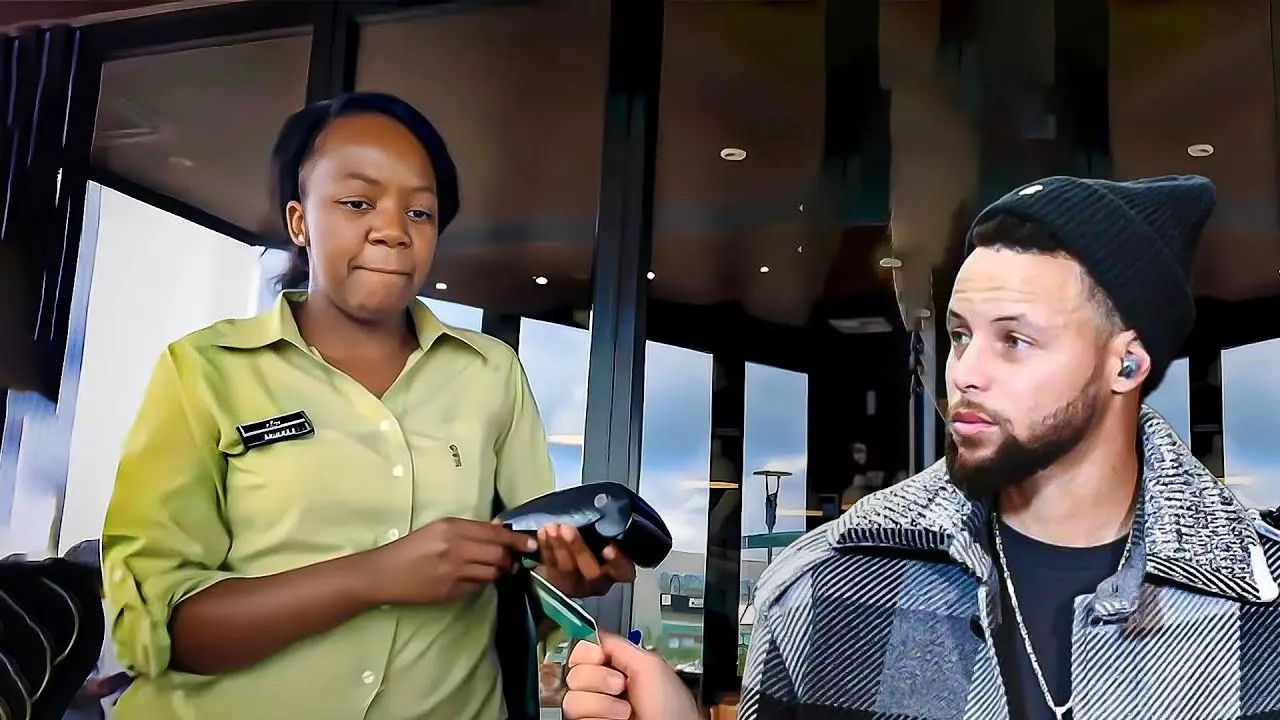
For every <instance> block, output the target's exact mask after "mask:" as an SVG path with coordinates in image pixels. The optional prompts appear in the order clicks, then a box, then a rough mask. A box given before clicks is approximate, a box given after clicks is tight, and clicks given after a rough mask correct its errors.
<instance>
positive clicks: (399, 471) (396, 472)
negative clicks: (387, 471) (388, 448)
mask: <svg viewBox="0 0 1280 720" xmlns="http://www.w3.org/2000/svg"><path fill="white" fill-rule="evenodd" d="M391 474H392V475H393V476H395V477H404V466H403V465H397V466H395V467H393V468H391Z"/></svg>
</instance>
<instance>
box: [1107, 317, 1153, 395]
mask: <svg viewBox="0 0 1280 720" xmlns="http://www.w3.org/2000/svg"><path fill="white" fill-rule="evenodd" d="M1108 349H1109V350H1110V352H1109V353H1108V362H1107V365H1108V369H1109V374H1108V376H1109V378H1110V381H1111V392H1113V393H1116V394H1118V395H1119V394H1124V393H1128V392H1133V391H1135V390H1137V389H1139V388H1141V387H1142V383H1143V382H1144V381H1145V380H1146V379H1147V375H1150V374H1151V356H1150V355H1149V354H1147V349H1146V348H1145V347H1143V346H1142V341H1141V340H1139V339H1138V334H1137V333H1136V332H1134V331H1132V330H1126V331H1124V332H1122V333H1120V334H1119V335H1117V336H1116V337H1115V339H1113V340H1112V341H1111V342H1110V343H1109V344H1108Z"/></svg>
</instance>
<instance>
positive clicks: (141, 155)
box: [95, 0, 1280, 324]
mask: <svg viewBox="0 0 1280 720" xmlns="http://www.w3.org/2000/svg"><path fill="white" fill-rule="evenodd" d="M1025 7H1026V8H1028V10H1026V12H1028V13H1030V15H1029V16H1028V17H1032V18H1033V20H1034V25H1035V26H1034V27H1033V28H1030V29H1028V33H1027V34H1028V35H1029V36H1032V37H1037V38H1042V40H1041V41H1038V42H1036V43H1028V45H1029V46H1030V47H1033V49H1032V51H1031V55H1032V56H1031V57H1021V58H1015V59H1014V60H1015V61H1016V62H1017V63H1021V64H1025V66H1026V67H1027V68H1030V71H1029V75H1030V76H1031V77H1032V79H1033V80H1035V81H1037V82H1042V83H1043V85H1044V86H1045V88H1048V87H1050V86H1052V84H1053V78H1054V72H1055V65H1054V57H1055V55H1054V53H1053V47H1054V46H1053V43H1052V39H1053V38H1054V37H1055V28H1054V13H1053V12H1052V10H1053V6H1052V3H1051V1H1050V0H1028V2H1027V3H1026V4H1025ZM1268 7H1269V6H1268V3H1267V2H1266V1H1265V0H1174V1H1172V2H1160V3H1152V2H1145V1H1142V0H1113V1H1112V2H1111V3H1110V8H1109V13H1110V40H1109V43H1107V45H1108V46H1109V50H1107V51H1106V52H1107V53H1108V54H1109V61H1108V62H1107V67H1106V75H1105V77H1106V78H1107V87H1106V88H1105V92H1104V93H1102V94H1103V95H1105V96H1106V98H1107V108H1105V112H1104V113H1103V114H1104V115H1105V116H1106V117H1107V118H1108V120H1109V131H1108V132H1109V137H1110V150H1111V161H1112V164H1113V170H1112V175H1113V176H1114V177H1117V178H1126V177H1136V176H1143V175H1153V174H1161V173H1174V172H1197V173H1201V174H1205V175H1208V176H1209V177H1211V178H1213V179H1214V180H1215V181H1216V182H1217V184H1218V187H1219V210H1218V212H1217V214H1216V216H1215V217H1214V219H1213V221H1212V223H1211V224H1210V227H1209V228H1208V230H1207V231H1206V240H1205V243H1204V245H1203V248H1202V252H1201V254H1200V257H1199V268H1198V277H1197V284H1198V289H1199V291H1200V292H1201V293H1202V294H1205V295H1210V296H1214V297H1219V298H1224V299H1229V300H1234V299H1242V298H1250V297H1257V296H1262V295H1271V294H1276V293H1277V292H1280V274H1278V273H1277V270H1278V269H1280V242H1277V234H1278V233H1277V231H1280V225H1278V223H1277V208H1276V199H1277V198H1276V191H1277V188H1276V177H1277V165H1276V154H1275V137H1274V124H1275V113H1276V104H1275V97H1274V90H1273V73H1272V60H1271V37H1270V22H1269V14H1268ZM1037 13H1038V14H1037ZM831 16H832V15H831V12H830V10H829V8H827V6H826V3H824V2H816V1H815V2H808V1H805V0H798V1H796V2H751V1H727V0H726V1H721V2H670V3H669V4H668V7H667V19H666V36H665V48H664V60H663V74H662V96H661V122H660V129H659V155H658V165H657V181H656V188H655V198H656V199H655V205H656V219H655V237H654V251H653V263H652V269H653V272H654V279H653V281H652V297H655V298H658V299H661V300H668V301H673V302H679V303H692V304H700V305H705V304H714V303H725V302H731V303H739V304H741V305H742V307H743V308H744V309H745V310H746V311H747V312H748V313H749V314H750V315H752V316H755V317H758V318H761V319H765V320H770V321H774V322H780V323H787V324H801V323H804V322H805V321H806V320H807V319H809V317H810V314H811V310H812V308H813V307H814V304H815V303H816V302H818V301H820V300H822V299H830V298H832V297H834V296H844V295H858V294H867V293H873V294H875V293H885V292H888V288H889V287H890V285H889V282H890V275H889V272H888V271H886V270H884V269H882V268H880V267H879V265H878V263H877V261H878V260H879V259H880V258H881V257H885V256H888V255H891V254H892V255H895V256H897V257H898V258H899V259H901V261H902V263H903V267H902V269H901V270H900V271H898V273H897V275H898V277H897V278H896V280H897V284H898V287H899V290H900V291H901V293H902V297H903V302H904V304H905V305H907V306H909V307H925V306H928V304H929V303H930V293H931V287H932V284H933V278H932V275H931V268H933V267H934V266H935V265H937V264H938V263H939V262H941V261H942V259H943V257H944V255H945V253H946V247H947V243H948V242H949V241H950V240H951V239H952V238H953V237H954V236H955V228H954V227H953V226H954V225H955V223H956V218H958V217H962V216H963V213H960V214H957V208H959V207H962V206H965V205H966V204H968V205H972V204H973V203H974V202H976V200H975V198H976V197H977V194H978V192H979V168H980V167H986V165H987V164H988V163H989V162H990V161H989V160H984V158H986V157H988V156H987V155H986V154H985V153H987V152H988V150H987V148H988V147H989V144H987V143H985V142H984V141H982V140H980V138H983V137H986V135H987V134H989V133H990V116H989V114H987V115H983V114H981V113H979V112H978V111H977V110H975V109H974V108H975V107H979V106H980V105H981V103H975V102H973V100H972V97H973V92H972V89H973V84H974V72H973V71H972V65H973V61H972V60H969V61H965V60H961V62H959V63H952V64H947V63H943V62H941V61H940V60H939V58H940V57H941V56H942V55H943V53H940V43H944V42H950V40H948V38H951V37H954V36H955V35H956V34H957V31H956V29H955V28H953V27H950V26H948V25H947V23H953V22H955V20H954V18H953V15H952V14H948V13H944V12H943V8H942V6H941V4H940V2H939V1H938V0H917V1H910V0H896V1H895V0H885V2H883V3H882V5H881V13H880V21H879V22H880V24H879V42H878V46H879V49H878V52H877V51H874V50H873V55H872V57H873V58H874V57H875V56H876V55H878V58H879V68H878V74H879V77H880V83H879V84H880V86H881V87H883V88H884V89H886V90H887V91H889V93H888V97H889V98H890V102H889V105H888V117H887V118H886V123H885V127H886V130H885V132H884V133H883V135H884V137H883V138H882V139H881V140H880V145H881V146H883V147H884V149H885V150H886V151H887V152H889V153H890V154H889V157H891V161H890V162H887V163H886V164H885V165H886V166H885V168H884V172H883V173H881V175H880V179H879V180H878V181H877V184H878V185H880V186H881V189H883V186H884V185H885V184H887V185H888V193H887V194H888V196H889V197H890V202H889V205H890V206H891V207H892V211H891V214H892V222H891V223H890V224H889V225H888V226H886V225H885V224H884V221H885V219H887V218H888V217H889V215H890V210H889V208H887V207H886V208H884V209H883V211H880V212H878V213H877V212H875V211H874V209H873V211H872V212H863V211H858V210H855V211H850V212H843V211H842V212H838V213H836V214H834V215H831V214H828V215H819V214H818V213H815V212H813V208H815V207H820V200H821V199H822V197H823V193H824V192H826V191H828V190H830V187H829V185H830V176H829V174H824V173H828V170H826V169H824V168H827V167H828V166H829V164H830V162H829V160H830V158H829V155H830V153H829V146H830V145H831V143H832V138H833V137H839V131H840V128H832V127H829V126H828V125H829V123H830V122H831V117H833V116H832V113H831V112H830V110H831V108H832V107H833V103H841V104H843V106H852V107H854V108H858V107H865V106H866V105H867V104H868V103H873V102H874V100H875V98H874V96H873V95H872V94H869V93H868V91H867V88H866V87H864V86H859V85H856V84H851V85H848V86H840V85H838V84H834V83H833V82H831V79H832V77H833V75H832V73H833V72H834V70H833V69H832V68H831V57H832V55H833V53H831V52H828V50H829V49H830V48H829V46H830V45H831V44H832V43H838V42H840V41H841V39H842V38H845V39H848V41H849V42H855V41H856V37H857V34H858V31H859V28H855V27H850V28H848V31H847V32H846V31H845V29H844V28H843V27H832V28H829V27H827V22H828V18H829V17H831ZM607 41H608V3H604V2H600V1H599V0H538V1H534V2H527V3H520V4H512V5H499V6H494V7H489V8H485V9H480V10H475V9H472V10H465V11H463V10H458V11H454V12H443V13H439V14H436V15H433V16H431V17H428V18H418V19H399V20H396V21H395V22H377V23H370V24H368V25H366V26H365V27H364V30H363V33H362V36H361V42H360V48H361V52H360V58H359V60H360V61H359V66H358V87H359V88H360V89H376V90H385V91H390V92H394V93H397V94H399V95H401V96H403V97H405V98H406V99H407V100H409V101H411V102H413V103H414V104H415V105H417V106H418V107H419V108H421V109H422V110H423V111H424V112H425V113H426V114H427V115H428V116H429V117H431V118H432V120H433V122H435V123H436V124H437V125H438V126H439V127H440V128H441V130H442V132H443V133H444V135H445V137H446V138H447V139H448V141H449V143H450V145H451V148H452V150H453V152H454V155H455V159H456V160H457V162H458V164H459V166H460V169H461V174H462V180H463V210H462V214H461V215H460V216H459V219H458V221H457V222H456V224H455V225H454V226H453V227H452V228H451V229H450V231H449V232H448V233H447V234H446V235H445V237H444V239H443V243H442V245H441V249H440V252H439V257H438V260H437V266H436V268H435V270H434V271H433V282H436V281H441V282H447V283H448V285H449V289H448V291H447V292H443V291H442V292H438V293H437V292H433V294H439V295H442V296H445V297H447V298H449V299H453V300H457V301H460V302H467V303H470V304H474V305H481V306H484V307H487V308H490V309H500V310H509V311H519V312H524V313H526V314H528V313H533V312H538V311H542V310H546V309H550V308H552V307H557V306H563V305H569V306H573V307H586V305H587V304H588V302H587V298H588V297H589V279H590V269H591V258H592V237H593V233H594V227H595V210H596V198H597V194H598V191H599V185H600V157H601V146H602V129H603V110H604V100H603V96H604V85H605V73H606V69H607V55H608V48H607ZM309 46H310V38H309V36H306V35H299V36H297V37H287V38H280V39H273V40H267V41H261V42H256V43H251V44H239V45H230V46H226V47H215V48H208V49H201V50H191V51H186V52H181V53H174V54H167V55H163V56H155V57H140V58H133V59H127V60H121V61H117V62H113V63H111V64H109V65H108V66H107V67H106V68H105V69H104V73H103V93H102V95H103V103H102V108H101V111H100V114H99V135H98V138H97V142H96V147H95V159H96V161H97V162H98V163H99V164H101V165H103V166H105V167H106V168H109V169H111V170H113V171H115V172H116V173H118V174H120V175H122V176H124V177H126V178H128V179H130V180H133V181H136V182H138V183H141V184H143V185H145V186H147V187H150V188H152V189H155V190H158V191H160V192H162V193H165V194H167V195H171V196H173V197H175V198H178V199H181V200H184V201H186V202H188V203H191V204H193V205H196V206H197V207H199V208H202V209H204V210H207V211H209V212H211V213H213V214H215V215H218V216H220V217H223V218H226V219H227V220H230V221H232V222H234V223H236V224H239V225H241V226H243V227H246V228H250V229H253V230H267V229H270V228H272V227H273V226H274V221H273V219H272V218H273V216H274V215H275V212H274V210H273V209H272V208H270V207H268V192H267V188H266V182H265V180H266V165H267V158H268V154H269V151H270V146H271V143H272V140H273V137H274V133H275V131H276V130H277V129H278V127H279V126H280V123H281V122H282V121H283V120H284V118H285V117H286V116H287V115H288V114H289V113H291V112H292V111H293V110H295V109H296V108H297V107H299V106H300V105H301V103H302V102H303V98H304V87H305V84H306V77H307V59H308V52H309ZM1034 48H1039V50H1038V51H1036V50H1035V49H1034ZM967 53H968V54H967V56H966V57H969V58H972V57H974V56H975V53H974V52H973V50H972V48H970V49H969V50H968V51H967ZM1010 62H1013V61H1010ZM1098 69H1099V70H1100V69H1101V68H1100V67H1099V68H1098ZM855 75H856V73H855ZM1032 84H1033V85H1034V83H1032ZM1024 90H1025V88H1024ZM1043 91H1044V88H1040V89H1037V88H1034V87H1033V88H1032V90H1031V91H1030V93H1031V96H1034V95H1035V93H1036V92H1043ZM1015 104H1016V103H1015ZM980 117H981V118H982V119H981V120H978V119H977V118H980ZM1046 127H1049V128H1050V129H1049V130H1047V131H1046V130H1040V131H1038V132H1039V133H1040V134H1039V135H1037V134H1036V132H1030V133H1027V134H1026V136H1025V138H1024V137H1017V136H1014V137H1010V138H1009V140H1008V142H1010V143H1013V144H1018V143H1022V144H1025V145H1027V146H1028V147H1032V146H1037V145H1038V144H1046V143H1047V144H1050V145H1052V144H1053V143H1054V142H1058V141H1057V139H1056V138H1055V137H1054V131H1053V130H1052V127H1053V125H1052V123H1049V124H1048V125H1046ZM984 133H985V134H984ZM1197 143H1210V144H1212V145H1213V147H1214V152H1213V154H1212V155H1210V156H1208V157H1191V156H1190V155H1189V154H1188V152H1187V148H1188V146H1190V145H1193V144H1197ZM726 147H734V148H741V149H744V150H746V151H747V157H746V159H744V160H742V161H739V162H729V161H726V160H723V159H721V156H720V151H721V149H723V148H726ZM824 159H826V160H827V161H828V162H827V163H826V164H825V165H824ZM863 160H864V162H865V158H864V159H863ZM867 188H868V186H866V185H864V186H862V189H861V190H859V191H858V193H861V194H862V195H863V196H869V197H875V196H876V195H877V194H879V195H884V194H885V193H883V192H881V193H877V192H875V189H874V188H871V189H870V190H868V189H867ZM845 192H848V191H847V190H845ZM867 193H869V195H868V194H867ZM855 194H857V193H855ZM854 204H857V203H856V198H855V203H854ZM864 204H865V203H864ZM881 204H883V203H881ZM890 237H891V238H892V246H890ZM1245 257H1248V261H1244V262H1242V261H1241V258H1245ZM763 267H768V268H769V271H768V272H767V273H766V272H761V268H763ZM535 276H544V277H546V278H548V279H549V282H548V283H547V284H545V285H538V284H536V283H534V282H533V280H532V278H533V277H535Z"/></svg>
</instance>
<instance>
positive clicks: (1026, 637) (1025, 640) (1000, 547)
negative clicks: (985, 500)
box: [991, 513, 1129, 720]
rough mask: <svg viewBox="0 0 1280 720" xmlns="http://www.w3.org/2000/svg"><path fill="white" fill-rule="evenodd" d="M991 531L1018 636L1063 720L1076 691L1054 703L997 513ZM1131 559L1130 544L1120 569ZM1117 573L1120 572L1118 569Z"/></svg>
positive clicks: (1049, 701)
mask: <svg viewBox="0 0 1280 720" xmlns="http://www.w3.org/2000/svg"><path fill="white" fill-rule="evenodd" d="M991 529H992V534H993V535H995V539H996V557H997V558H998V559H999V560H1000V570H1001V574H1002V575H1004V586H1005V589H1007V590H1008V591H1009V604H1010V605H1011V606H1013V619H1014V620H1015V621H1016V622H1017V623H1018V634H1020V635H1021V636H1022V645H1023V647H1025V648H1026V649H1027V659H1028V660H1030V661H1031V669H1032V670H1034V671H1035V674H1036V682H1037V683H1039V684H1040V694H1041V695H1044V701H1045V703H1046V704H1048V706H1049V709H1050V710H1052V711H1053V716H1054V717H1055V718H1057V720H1062V718H1064V717H1066V714H1067V713H1069V712H1071V704H1072V703H1073V702H1075V691H1074V689H1073V690H1072V694H1071V696H1070V697H1068V698H1067V701H1066V702H1065V703H1063V704H1061V705H1058V704H1057V703H1055V702H1054V701H1053V694H1052V693H1050V692H1049V683H1048V682H1046V681H1045V679H1044V671H1042V670H1041V669H1040V661H1039V660H1037V659H1036V651H1035V648H1033V647H1031V635H1030V634H1028V633H1027V626H1026V623H1024V622H1023V621H1022V609H1021V608H1019V607H1018V594H1017V593H1016V592H1014V590H1013V577H1012V576H1011V575H1010V574H1009V563H1008V562H1007V561H1006V560H1005V557H1004V543H1002V542H1001V541H1000V517H999V516H998V515H996V514H995V513H991ZM1128 559H1129V542H1128V541H1126V542H1125V545H1124V554H1123V555H1121V556H1120V568H1123V567H1124V563H1125V561H1126V560H1128ZM1116 572H1119V568H1117V570H1116Z"/></svg>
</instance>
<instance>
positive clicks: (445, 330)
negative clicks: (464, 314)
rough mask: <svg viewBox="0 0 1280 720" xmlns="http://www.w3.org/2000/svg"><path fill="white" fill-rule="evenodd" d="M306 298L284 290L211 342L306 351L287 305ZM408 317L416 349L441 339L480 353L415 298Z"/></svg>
mask: <svg viewBox="0 0 1280 720" xmlns="http://www.w3.org/2000/svg"><path fill="white" fill-rule="evenodd" d="M306 297H307V293H306V291H303V290H286V291H284V292H282V293H280V295H279V296H278V297H276V301H275V302H274V303H273V304H272V306H271V307H270V308H268V309H267V310H265V311H263V312H262V313H259V314H258V315H255V316H254V317H251V318H246V319H244V320H241V321H239V322H234V323H223V324H220V325H218V326H215V327H217V328H218V330H219V332H220V335H219V337H217V338H216V339H215V340H214V342H215V344H216V345H218V346H220V347H225V348H232V349H236V350H256V349H259V348H264V347H267V346H268V345H272V344H274V343H276V342H287V343H290V344H292V345H296V346H297V347H298V348H300V349H301V350H303V351H308V348H307V343H306V341H305V340H303V339H302V333H301V332H299V331H298V323H297V321H296V320H295V319H294V317H293V309H292V308H291V307H290V306H289V303H290V302H301V301H302V300H305V299H306ZM409 314H410V315H412V316H413V327H414V330H415V332H416V333H417V335H418V345H419V346H421V347H422V349H423V350H424V351H426V350H429V349H431V346H432V345H434V344H435V342H436V341H437V340H439V339H440V337H442V336H448V337H451V338H454V339H456V340H460V341H462V342H463V343H465V344H466V345H467V346H468V347H470V348H472V349H474V350H475V351H476V352H479V353H482V354H483V350H481V348H480V347H479V346H478V345H477V343H476V342H475V341H474V340H472V339H471V338H470V337H469V336H468V334H467V333H466V332H464V331H461V330H458V329H457V328H454V327H451V326H449V325H445V324H444V323H442V322H440V320H439V319H438V318H437V317H436V316H435V313H433V312H431V308H429V307H427V304H426V303H425V302H423V301H422V299H421V298H414V299H413V301H412V302H410V303H409Z"/></svg>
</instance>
